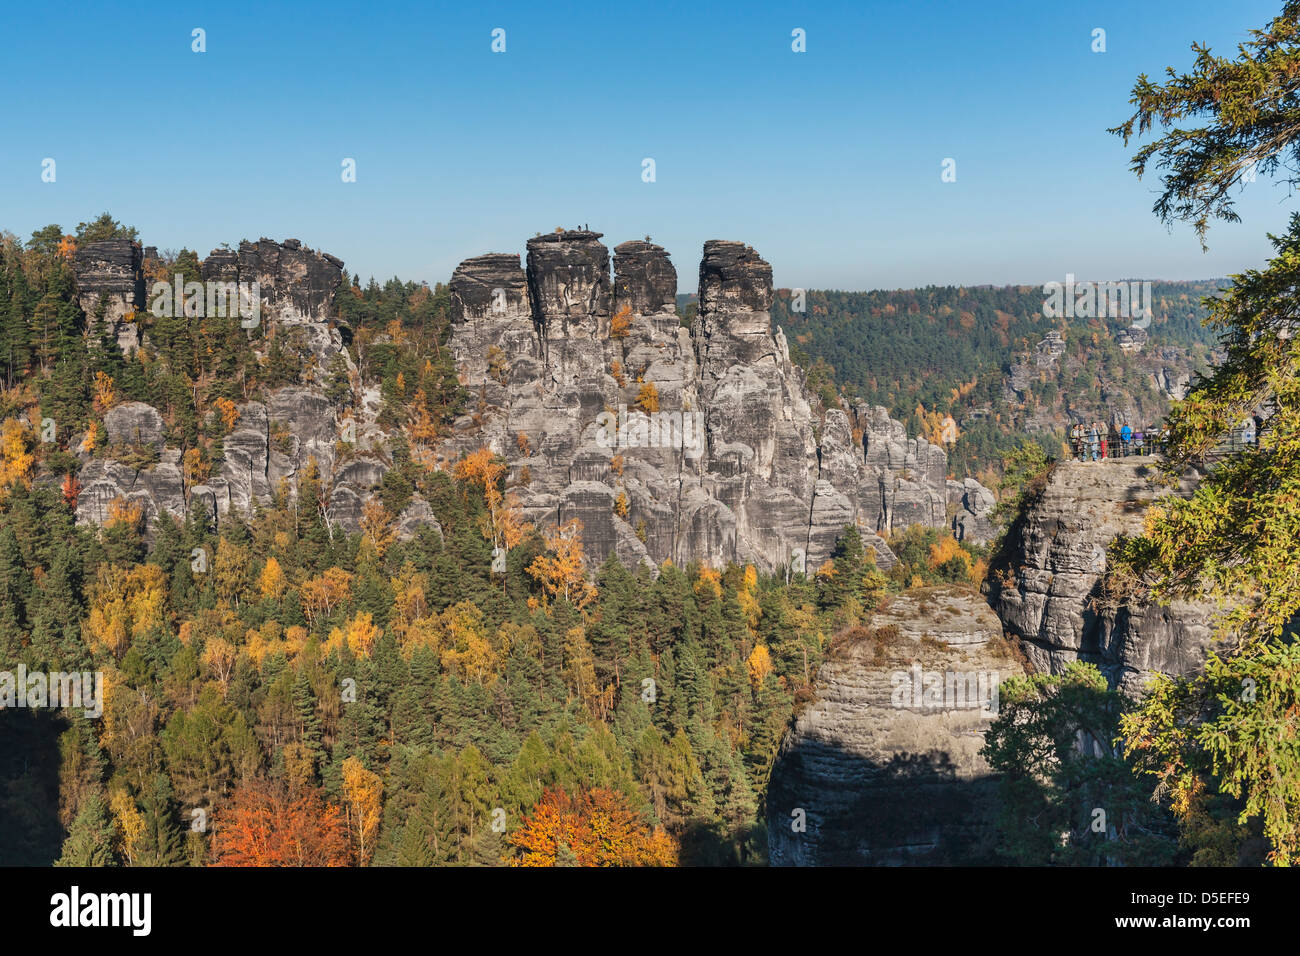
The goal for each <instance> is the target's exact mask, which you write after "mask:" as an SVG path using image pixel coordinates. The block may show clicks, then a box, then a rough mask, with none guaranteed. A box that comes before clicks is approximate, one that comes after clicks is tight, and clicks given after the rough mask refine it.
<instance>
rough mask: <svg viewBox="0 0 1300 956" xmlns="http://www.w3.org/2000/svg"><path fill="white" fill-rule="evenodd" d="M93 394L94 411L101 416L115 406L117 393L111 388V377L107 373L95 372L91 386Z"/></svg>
mask: <svg viewBox="0 0 1300 956" xmlns="http://www.w3.org/2000/svg"><path fill="white" fill-rule="evenodd" d="M92 388H93V390H94V393H95V398H94V403H95V410H96V411H97V412H99V413H100V414H101V415H102V414H103V413H104V412H106V411H108V410H109V409H110V408H112V407H113V406H114V405H116V404H117V391H116V390H115V389H114V387H113V376H111V375H109V374H108V373H107V372H96V373H95V381H94V384H93V385H92Z"/></svg>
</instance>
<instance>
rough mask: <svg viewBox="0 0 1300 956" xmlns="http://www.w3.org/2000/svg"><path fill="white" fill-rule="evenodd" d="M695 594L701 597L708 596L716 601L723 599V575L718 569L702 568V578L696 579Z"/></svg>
mask: <svg viewBox="0 0 1300 956" xmlns="http://www.w3.org/2000/svg"><path fill="white" fill-rule="evenodd" d="M695 593H696V594H697V595H699V596H700V597H703V596H704V595H706V594H707V595H709V596H710V597H711V598H713V599H714V600H716V599H718V598H720V597H722V575H721V574H719V573H718V570H717V569H716V568H711V567H708V566H707V565H705V566H704V567H701V568H700V576H699V577H697V578H696V579H695Z"/></svg>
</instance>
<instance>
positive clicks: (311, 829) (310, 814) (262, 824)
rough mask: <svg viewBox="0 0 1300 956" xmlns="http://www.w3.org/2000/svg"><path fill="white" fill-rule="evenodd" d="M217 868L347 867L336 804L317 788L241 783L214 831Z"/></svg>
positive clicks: (343, 828)
mask: <svg viewBox="0 0 1300 956" xmlns="http://www.w3.org/2000/svg"><path fill="white" fill-rule="evenodd" d="M212 855H213V865H214V866H348V865H350V864H351V863H352V853H351V848H350V847H349V845H348V831H347V827H346V825H345V824H344V821H343V815H342V813H341V812H340V811H339V808H338V807H335V806H331V805H329V804H327V803H325V801H324V800H322V799H321V797H320V794H319V793H318V792H317V791H316V790H314V789H302V790H299V791H298V792H297V793H293V794H291V793H289V791H288V789H287V788H286V787H284V786H283V785H282V784H273V783H270V782H268V781H266V780H253V781H250V782H248V783H245V784H243V785H241V786H240V787H239V788H238V789H237V790H236V791H235V795H234V800H233V804H232V806H231V808H230V810H229V811H228V812H227V814H223V815H222V817H221V818H220V819H219V820H218V826H217V827H216V832H215V833H214V834H213V841H212Z"/></svg>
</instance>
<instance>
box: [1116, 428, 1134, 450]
mask: <svg viewBox="0 0 1300 956" xmlns="http://www.w3.org/2000/svg"><path fill="white" fill-rule="evenodd" d="M1119 440H1120V449H1121V451H1122V454H1123V455H1124V457H1125V458H1127V457H1128V453H1129V443H1130V442H1132V441H1133V429H1131V428H1129V426H1128V422H1125V423H1124V427H1123V428H1121V429H1120V430H1119Z"/></svg>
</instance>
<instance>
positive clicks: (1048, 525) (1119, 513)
mask: <svg viewBox="0 0 1300 956" xmlns="http://www.w3.org/2000/svg"><path fill="white" fill-rule="evenodd" d="M1154 472H1155V469H1154V466H1153V464H1152V462H1151V460H1150V459H1143V458H1126V459H1120V460H1108V461H1100V462H1079V461H1064V462H1060V463H1058V464H1057V465H1056V466H1055V467H1054V468H1053V470H1052V472H1051V474H1050V476H1049V478H1048V480H1047V483H1046V485H1045V486H1044V488H1043V490H1042V492H1041V493H1040V494H1038V495H1036V496H1035V498H1034V499H1033V500H1032V501H1031V502H1030V504H1029V506H1028V508H1027V509H1026V511H1025V514H1024V515H1023V516H1022V518H1021V519H1020V520H1019V522H1018V523H1017V526H1016V527H1015V528H1013V529H1012V533H1011V534H1009V535H1008V538H1007V550H1006V553H1005V554H1004V556H1003V557H1002V559H1001V560H1000V561H995V562H994V564H993V566H992V567H991V568H990V574H989V584H988V586H987V587H988V590H989V594H990V598H991V600H992V602H993V607H994V609H995V610H996V611H997V613H998V615H999V617H1000V618H1001V619H1002V622H1003V624H1004V625H1005V626H1006V628H1007V631H1008V633H1009V634H1011V635H1014V636H1015V637H1016V638H1018V639H1019V640H1020V641H1021V643H1022V645H1023V647H1024V650H1025V653H1026V655H1027V656H1028V657H1029V659H1030V661H1031V662H1032V663H1033V665H1034V667H1035V668H1036V669H1038V670H1040V671H1044V672H1058V671H1060V670H1062V669H1063V668H1064V667H1065V665H1066V664H1068V663H1069V662H1070V661H1073V660H1082V661H1086V662H1089V663H1093V664H1096V665H1097V666H1098V667H1099V668H1100V669H1101V670H1102V672H1103V673H1105V674H1106V676H1107V677H1108V678H1109V679H1110V681H1111V682H1112V684H1114V685H1116V686H1118V687H1119V688H1121V689H1122V690H1124V691H1125V692H1126V693H1130V694H1139V693H1141V691H1142V689H1143V688H1144V686H1145V685H1146V682H1147V680H1148V679H1149V678H1150V676H1151V675H1152V674H1154V673H1164V674H1174V675H1181V674H1188V673H1191V672H1192V671H1195V670H1197V669H1198V668H1199V667H1201V665H1202V664H1203V663H1204V660H1205V654H1206V651H1207V649H1209V648H1210V647H1211V644H1212V622H1211V616H1212V614H1213V612H1214V610H1215V609H1214V606H1213V605H1211V604H1209V603H1206V602H1185V601H1177V602H1174V603H1173V604H1171V605H1170V606H1168V607H1158V606H1146V605H1143V606H1138V607H1128V606H1125V607H1121V608H1119V609H1118V610H1113V611H1112V610H1108V609H1106V608H1104V607H1103V606H1100V605H1098V603H1097V601H1096V599H1097V598H1098V597H1099V596H1100V594H1101V580H1102V576H1103V575H1104V574H1105V572H1106V551H1107V548H1108V547H1109V545H1110V543H1111V542H1112V541H1113V540H1114V539H1115V537H1116V536H1117V535H1120V534H1136V533H1140V532H1141V530H1142V521H1143V515H1144V514H1145V512H1146V509H1147V508H1148V507H1149V506H1150V505H1151V503H1152V502H1153V501H1156V500H1158V499H1159V498H1161V497H1163V496H1165V495H1169V494H1177V493H1185V492H1187V491H1188V490H1189V489H1190V487H1191V484H1192V482H1194V480H1195V476H1194V475H1190V474H1189V475H1188V476H1186V477H1185V478H1184V480H1183V482H1182V483H1181V484H1180V485H1178V486H1176V487H1175V486H1163V485H1160V484H1154V483H1152V482H1151V481H1150V479H1151V478H1152V477H1153V476H1154Z"/></svg>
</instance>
